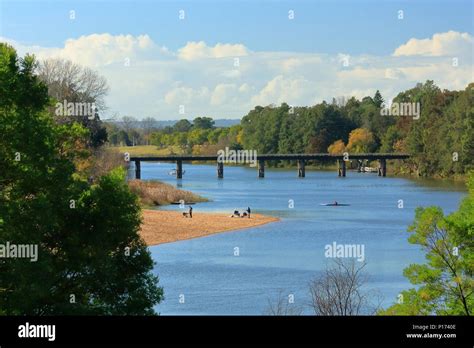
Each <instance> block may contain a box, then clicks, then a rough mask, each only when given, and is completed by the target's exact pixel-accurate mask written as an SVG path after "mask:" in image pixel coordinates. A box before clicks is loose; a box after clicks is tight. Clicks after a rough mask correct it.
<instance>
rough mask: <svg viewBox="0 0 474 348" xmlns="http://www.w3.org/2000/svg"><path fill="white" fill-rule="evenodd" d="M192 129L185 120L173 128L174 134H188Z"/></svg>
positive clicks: (190, 124) (191, 125) (189, 123)
mask: <svg viewBox="0 0 474 348" xmlns="http://www.w3.org/2000/svg"><path fill="white" fill-rule="evenodd" d="M192 127H193V124H192V123H191V122H189V121H188V120H186V119H182V120H179V121H178V122H176V123H175V124H174V126H173V131H175V132H188V131H190V130H191V128H192Z"/></svg>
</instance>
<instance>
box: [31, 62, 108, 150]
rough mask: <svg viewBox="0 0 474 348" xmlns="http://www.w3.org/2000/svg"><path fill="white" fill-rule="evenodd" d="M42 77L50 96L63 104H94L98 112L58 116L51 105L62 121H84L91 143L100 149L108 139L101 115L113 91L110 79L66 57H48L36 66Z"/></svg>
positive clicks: (40, 77)
mask: <svg viewBox="0 0 474 348" xmlns="http://www.w3.org/2000/svg"><path fill="white" fill-rule="evenodd" d="M35 70H36V71H37V73H38V77H39V79H40V80H41V81H43V82H44V83H45V84H46V86H47V87H48V93H49V96H50V97H52V98H53V99H54V100H55V101H56V102H58V103H59V104H63V103H64V102H66V103H80V104H83V105H85V103H89V104H94V105H95V110H94V111H93V113H94V115H74V116H68V115H65V114H63V115H58V114H57V112H56V111H57V110H55V109H56V108H53V107H50V110H51V111H52V112H53V113H54V115H55V119H56V121H57V122H59V123H71V122H80V123H81V124H82V125H83V126H84V127H86V128H87V129H89V131H90V137H89V138H90V140H89V146H91V147H93V148H98V147H99V146H101V145H102V144H104V143H105V142H106V141H107V131H106V129H105V127H104V126H103V124H102V122H101V121H100V118H99V111H103V110H105V109H106V104H105V97H106V95H107V93H108V91H109V87H108V86H107V81H106V79H105V78H104V77H102V76H100V75H99V74H98V73H97V72H95V71H94V70H92V69H89V68H84V67H82V66H80V65H77V64H74V63H73V62H71V61H69V60H65V59H47V60H45V61H42V62H40V63H39V64H37V66H36V67H35Z"/></svg>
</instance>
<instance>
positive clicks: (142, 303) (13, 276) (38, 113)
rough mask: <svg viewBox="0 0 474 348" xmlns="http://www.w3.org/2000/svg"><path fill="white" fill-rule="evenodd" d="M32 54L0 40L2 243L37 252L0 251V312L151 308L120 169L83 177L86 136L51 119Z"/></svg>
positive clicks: (150, 287)
mask: <svg viewBox="0 0 474 348" xmlns="http://www.w3.org/2000/svg"><path fill="white" fill-rule="evenodd" d="M35 66H36V63H35V60H34V58H33V57H31V56H26V57H25V58H24V59H21V58H18V56H17V54H16V52H15V50H14V49H13V48H11V47H10V46H8V45H6V44H0V94H1V95H2V98H1V99H0V134H1V137H0V168H1V170H2V172H1V178H0V244H5V243H7V242H10V243H14V244H29V245H37V246H38V259H37V261H36V262H30V259H28V258H1V259H0V312H1V313H2V314H7V315H8V314H9V315H25V314H30V315H53V314H56V315H58V314H94V315H100V314H107V315H108V314H116V315H120V314H131V315H144V314H145V315H147V314H154V313H155V312H154V309H153V307H154V305H155V304H157V303H159V302H160V301H161V299H162V298H163V290H162V289H161V288H160V287H158V278H157V277H156V276H155V275H154V274H153V273H152V270H153V261H152V259H151V256H150V253H149V252H148V250H147V248H146V245H144V243H143V241H142V240H141V239H140V237H139V235H138V230H139V227H140V221H141V216H140V206H139V204H138V201H137V197H136V196H135V195H134V194H133V193H131V192H130V190H129V189H128V187H127V185H126V183H125V180H124V175H125V173H124V171H123V170H122V169H117V170H115V171H113V172H111V173H110V174H108V175H105V176H102V177H101V178H100V179H99V180H98V182H97V184H95V185H90V184H89V183H88V182H87V181H86V180H84V179H83V178H82V176H81V175H77V173H76V168H75V162H76V160H77V159H78V157H81V156H83V155H84V154H83V153H82V152H81V151H78V150H77V148H83V147H81V146H78V144H84V143H87V141H88V133H87V131H86V130H85V129H84V128H83V127H82V126H80V125H79V124H77V123H74V124H72V125H70V124H63V125H58V124H57V123H55V122H54V120H53V119H52V117H51V115H50V114H49V113H48V112H47V107H48V106H49V105H50V101H49V97H48V93H47V88H46V86H45V85H44V84H42V83H41V82H39V80H38V78H37V77H36V76H35V75H34V70H35Z"/></svg>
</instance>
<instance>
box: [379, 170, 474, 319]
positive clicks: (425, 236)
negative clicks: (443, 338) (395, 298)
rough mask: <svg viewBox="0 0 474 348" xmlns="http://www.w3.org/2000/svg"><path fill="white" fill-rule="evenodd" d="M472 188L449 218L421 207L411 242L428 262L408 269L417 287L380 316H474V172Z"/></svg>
mask: <svg viewBox="0 0 474 348" xmlns="http://www.w3.org/2000/svg"><path fill="white" fill-rule="evenodd" d="M468 188H469V194H468V196H467V197H466V198H465V199H464V200H463V201H462V202H461V205H460V207H459V209H458V210H457V211H456V212H454V213H452V214H450V215H448V216H445V215H444V214H443V211H442V210H441V208H439V207H428V208H417V210H416V216H415V221H414V223H413V225H412V226H410V229H409V232H410V233H411V235H410V237H409V242H410V243H412V244H418V245H420V246H421V247H422V249H423V250H424V251H425V252H426V260H427V263H426V264H421V265H420V264H412V265H410V266H409V267H407V268H406V269H405V270H404V275H405V277H407V278H408V279H409V280H410V282H411V283H412V284H414V285H418V287H417V288H413V289H410V290H407V291H403V292H402V293H401V296H400V297H399V303H397V304H394V305H393V306H391V307H390V308H388V309H387V310H385V311H382V312H381V314H389V315H430V314H438V315H472V314H473V313H474V278H473V275H474V172H471V173H470V175H469V181H468Z"/></svg>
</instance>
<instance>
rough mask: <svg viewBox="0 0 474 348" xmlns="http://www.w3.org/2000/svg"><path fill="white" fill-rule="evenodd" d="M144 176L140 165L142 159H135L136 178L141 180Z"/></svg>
mask: <svg viewBox="0 0 474 348" xmlns="http://www.w3.org/2000/svg"><path fill="white" fill-rule="evenodd" d="M141 176H142V170H141V166H140V161H135V179H138V180H140V179H141Z"/></svg>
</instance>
